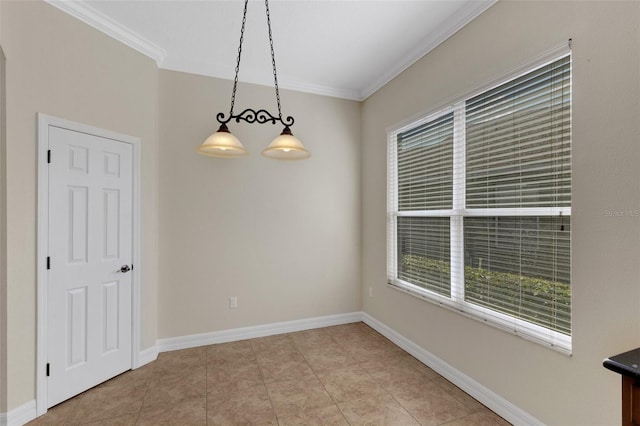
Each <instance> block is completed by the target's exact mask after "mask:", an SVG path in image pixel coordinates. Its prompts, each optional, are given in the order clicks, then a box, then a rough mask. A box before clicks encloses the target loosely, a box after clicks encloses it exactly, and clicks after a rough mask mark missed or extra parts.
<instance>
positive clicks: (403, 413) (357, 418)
mask: <svg viewBox="0 0 640 426" xmlns="http://www.w3.org/2000/svg"><path fill="white" fill-rule="evenodd" d="M338 407H339V408H340V410H341V411H342V414H344V416H345V418H346V419H347V421H348V422H349V424H351V425H389V426H405V425H407V426H408V425H419V423H418V422H416V420H415V419H414V418H413V417H412V416H411V414H409V413H408V412H407V410H405V409H404V408H403V407H402V406H401V405H400V404H398V402H397V401H395V400H394V399H393V398H391V397H390V396H385V397H374V396H371V395H370V396H368V397H366V398H363V399H356V400H352V401H347V402H342V403H340V404H338Z"/></svg>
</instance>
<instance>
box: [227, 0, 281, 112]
mask: <svg viewBox="0 0 640 426" xmlns="http://www.w3.org/2000/svg"><path fill="white" fill-rule="evenodd" d="M248 4H249V0H244V13H243V14H242V27H241V28H240V44H239V45H238V59H237V61H236V76H235V78H234V80H233V91H232V92H231V109H230V111H229V116H233V106H234V105H235V103H236V90H237V88H238V73H239V72H240V58H241V56H242V42H243V41H244V27H245V24H246V23H247V5H248ZM272 49H273V48H272Z"/></svg>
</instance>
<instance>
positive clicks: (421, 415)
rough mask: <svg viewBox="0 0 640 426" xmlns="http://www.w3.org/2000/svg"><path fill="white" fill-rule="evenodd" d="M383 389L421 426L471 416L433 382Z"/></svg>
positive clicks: (458, 402)
mask: <svg viewBox="0 0 640 426" xmlns="http://www.w3.org/2000/svg"><path fill="white" fill-rule="evenodd" d="M385 389H387V391H388V392H389V393H390V394H391V395H393V397H394V398H395V399H396V400H397V401H398V402H399V403H400V404H402V406H403V407H404V408H405V409H406V410H407V411H408V412H409V413H411V415H412V416H413V417H414V418H416V419H417V420H418V421H419V422H420V424H422V425H423V426H432V425H440V424H442V423H446V422H450V421H452V420H455V419H459V418H462V417H466V416H468V415H469V414H471V411H469V410H468V409H467V408H466V407H465V406H464V405H463V404H462V403H461V402H460V401H458V400H456V399H455V398H454V397H453V396H451V395H450V394H449V393H447V392H446V391H445V390H444V389H442V388H441V387H440V386H438V385H437V384H436V383H434V382H433V381H429V382H420V383H403V382H394V383H392V384H390V385H389V386H388V387H385Z"/></svg>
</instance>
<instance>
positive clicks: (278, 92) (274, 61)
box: [264, 0, 282, 120]
mask: <svg viewBox="0 0 640 426" xmlns="http://www.w3.org/2000/svg"><path fill="white" fill-rule="evenodd" d="M264 5H265V8H266V9H267V28H268V29H269V44H270V45H271V64H272V65H273V82H274V86H275V88H276V102H277V103H278V118H279V119H280V120H282V110H281V109H280V90H278V73H277V72H276V55H275V52H274V50H273V36H272V34H271V14H270V13H269V0H264Z"/></svg>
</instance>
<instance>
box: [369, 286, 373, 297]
mask: <svg viewBox="0 0 640 426" xmlns="http://www.w3.org/2000/svg"><path fill="white" fill-rule="evenodd" d="M369 297H373V287H369Z"/></svg>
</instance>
